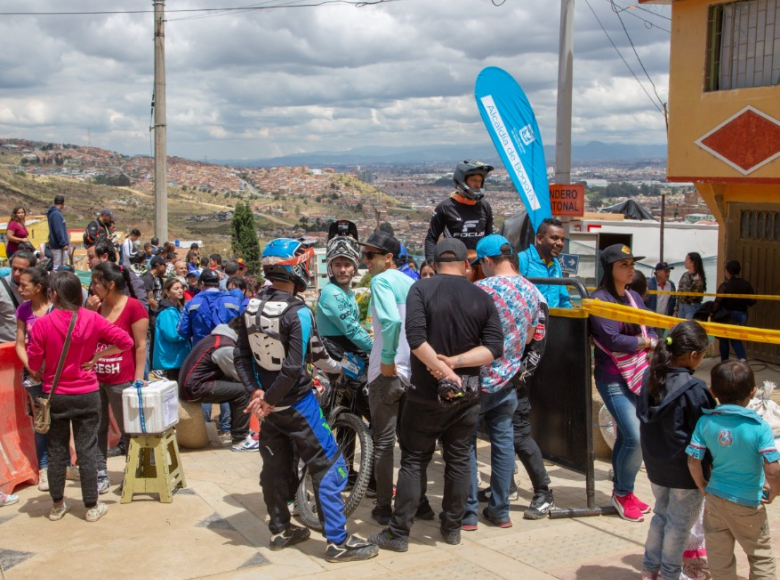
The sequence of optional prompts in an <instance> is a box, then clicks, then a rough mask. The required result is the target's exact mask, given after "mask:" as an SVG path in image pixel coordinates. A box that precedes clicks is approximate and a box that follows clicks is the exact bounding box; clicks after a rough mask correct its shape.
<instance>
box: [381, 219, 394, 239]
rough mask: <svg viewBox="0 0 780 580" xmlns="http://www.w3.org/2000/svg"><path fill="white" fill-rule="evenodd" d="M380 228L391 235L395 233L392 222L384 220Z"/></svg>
mask: <svg viewBox="0 0 780 580" xmlns="http://www.w3.org/2000/svg"><path fill="white" fill-rule="evenodd" d="M379 229H380V230H381V231H383V232H387V233H388V234H390V235H391V236H394V235H395V232H394V231H393V226H391V225H390V222H382V223H381V224H379Z"/></svg>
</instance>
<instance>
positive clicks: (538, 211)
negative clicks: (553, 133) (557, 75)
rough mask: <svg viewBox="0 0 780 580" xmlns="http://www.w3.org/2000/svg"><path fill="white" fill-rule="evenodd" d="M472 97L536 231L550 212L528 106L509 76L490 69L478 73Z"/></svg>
mask: <svg viewBox="0 0 780 580" xmlns="http://www.w3.org/2000/svg"><path fill="white" fill-rule="evenodd" d="M474 93H475V97H476V99H477V106H478V107H479V112H480V114H481V115H482V120H483V121H484V123H485V127H487V130H488V133H490V137H491V139H493V144H494V145H495V146H496V149H497V150H498V154H499V155H500V156H501V159H502V161H503V162H504V166H505V167H506V169H507V171H508V172H509V176H510V177H511V178H512V182H513V183H514V184H515V187H516V188H517V192H518V193H519V194H520V199H522V200H523V204H524V205H525V208H526V211H527V212H528V216H529V218H530V219H531V224H532V225H533V227H534V231H536V230H537V229H538V228H539V224H541V223H542V220H544V219H545V218H548V217H552V211H551V209H550V190H549V184H548V183H547V166H546V164H545V160H544V146H543V145H542V136H541V134H540V133H539V125H537V123H536V116H535V115H534V111H533V108H532V107H531V103H529V102H528V97H526V96H525V93H524V92H523V89H522V88H520V85H518V84H517V82H516V81H515V79H513V78H512V76H511V75H510V74H509V73H507V72H506V71H504V70H502V69H500V68H497V67H492V66H491V67H488V68H486V69H484V70H483V71H482V72H481V73H479V76H478V77H477V85H476V88H475V89H474Z"/></svg>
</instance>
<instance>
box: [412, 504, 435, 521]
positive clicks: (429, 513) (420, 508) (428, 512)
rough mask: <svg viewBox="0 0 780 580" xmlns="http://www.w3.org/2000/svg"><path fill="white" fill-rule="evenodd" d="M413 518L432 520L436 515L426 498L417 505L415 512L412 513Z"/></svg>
mask: <svg viewBox="0 0 780 580" xmlns="http://www.w3.org/2000/svg"><path fill="white" fill-rule="evenodd" d="M414 517H415V519H418V520H426V521H432V520H433V519H434V518H435V517H436V512H434V511H433V508H432V507H431V504H430V503H429V502H428V500H427V499H424V500H423V501H421V502H420V503H419V504H418V505H417V513H415V514H414Z"/></svg>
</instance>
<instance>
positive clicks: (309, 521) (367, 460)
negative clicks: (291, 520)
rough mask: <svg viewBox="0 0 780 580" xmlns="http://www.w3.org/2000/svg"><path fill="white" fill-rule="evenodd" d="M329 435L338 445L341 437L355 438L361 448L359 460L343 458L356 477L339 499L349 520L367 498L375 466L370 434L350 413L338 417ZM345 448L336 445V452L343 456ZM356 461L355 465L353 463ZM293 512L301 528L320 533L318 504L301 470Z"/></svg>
mask: <svg viewBox="0 0 780 580" xmlns="http://www.w3.org/2000/svg"><path fill="white" fill-rule="evenodd" d="M331 431H332V432H333V436H334V437H335V438H336V441H339V438H340V437H339V436H340V435H341V434H348V435H347V437H349V435H351V436H352V437H356V439H357V440H358V441H359V445H360V456H359V457H355V454H354V453H353V454H352V457H346V456H345V457H344V460H345V462H346V463H347V466H348V467H350V464H351V463H352V464H353V466H355V468H356V471H357V477H356V478H355V482H354V484H353V485H352V488H351V489H349V490H347V489H345V491H343V492H342V498H343V499H344V515H345V516H346V517H349V516H350V515H352V513H353V512H354V511H355V510H356V509H357V506H358V505H359V504H360V500H362V499H363V496H364V495H365V494H366V488H367V487H368V482H369V480H370V479H371V471H372V469H373V463H374V441H373V438H372V437H371V432H370V431H369V430H368V427H366V424H365V423H363V421H361V419H360V418H359V417H358V416H357V415H353V414H352V413H341V414H340V415H339V416H338V417H337V418H336V420H335V421H333V424H332V425H331ZM341 439H342V443H349V440H348V438H347V439H346V440H345V439H344V438H343V437H342V438H341ZM344 446H345V445H341V444H340V445H339V450H340V451H342V453H343V452H344V449H343V448H342V447H344ZM355 461H357V465H354V462H355ZM295 508H296V510H297V512H298V518H299V519H300V520H301V522H303V524H304V525H305V526H306V527H308V528H311V529H312V530H315V531H321V530H322V522H320V519H319V516H318V514H317V503H316V501H315V499H314V489H313V487H312V483H311V476H310V475H309V472H308V469H306V470H304V472H303V475H302V476H301V482H300V484H299V485H298V489H297V491H296V493H295Z"/></svg>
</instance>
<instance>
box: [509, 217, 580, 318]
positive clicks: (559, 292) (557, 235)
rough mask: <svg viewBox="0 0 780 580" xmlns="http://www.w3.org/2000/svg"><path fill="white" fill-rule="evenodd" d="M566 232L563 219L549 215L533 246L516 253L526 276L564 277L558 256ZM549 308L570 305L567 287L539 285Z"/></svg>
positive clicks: (537, 233)
mask: <svg viewBox="0 0 780 580" xmlns="http://www.w3.org/2000/svg"><path fill="white" fill-rule="evenodd" d="M565 241H566V234H565V232H564V229H563V222H561V220H559V219H556V218H547V219H545V220H544V221H542V223H541V224H539V228H538V229H537V230H536V239H535V240H534V245H533V246H531V247H530V248H528V249H527V250H526V251H524V252H520V254H519V255H518V256H517V261H518V266H519V269H520V273H521V274H522V275H523V276H525V277H526V278H563V272H562V271H561V263H560V262H559V261H558V255H559V254H560V253H561V250H563V243H564V242H565ZM537 288H539V291H540V292H541V293H542V294H543V295H544V298H545V299H546V300H547V305H548V306H549V307H550V308H571V301H570V300H569V291H568V290H567V289H566V286H553V285H550V284H542V285H541V286H537Z"/></svg>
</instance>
